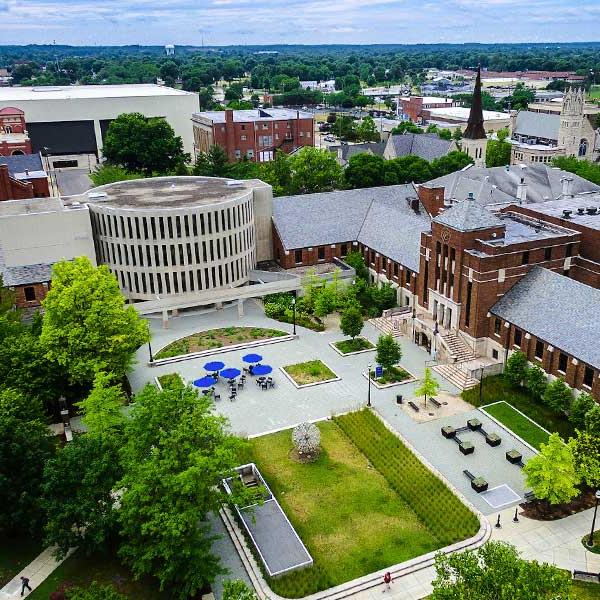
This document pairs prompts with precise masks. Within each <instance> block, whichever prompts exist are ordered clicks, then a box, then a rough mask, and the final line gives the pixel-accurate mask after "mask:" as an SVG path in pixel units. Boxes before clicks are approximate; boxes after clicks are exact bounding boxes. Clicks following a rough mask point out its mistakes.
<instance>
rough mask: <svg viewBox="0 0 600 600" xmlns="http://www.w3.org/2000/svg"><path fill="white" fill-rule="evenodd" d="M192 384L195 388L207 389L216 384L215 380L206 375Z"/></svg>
mask: <svg viewBox="0 0 600 600" xmlns="http://www.w3.org/2000/svg"><path fill="white" fill-rule="evenodd" d="M193 383H194V385H195V386H196V387H199V388H208V387H211V386H213V385H215V383H217V380H216V379H215V378H214V377H211V376H210V375H207V376H206V377H200V379H196V380H195V381H194V382H193Z"/></svg>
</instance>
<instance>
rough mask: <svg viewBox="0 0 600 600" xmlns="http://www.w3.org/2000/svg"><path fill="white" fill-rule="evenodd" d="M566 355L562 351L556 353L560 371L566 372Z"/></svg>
mask: <svg viewBox="0 0 600 600" xmlns="http://www.w3.org/2000/svg"><path fill="white" fill-rule="evenodd" d="M567 362H568V359H567V355H566V354H563V353H562V352H561V353H560V354H559V355H558V370H559V371H562V372H563V373H566V372H567Z"/></svg>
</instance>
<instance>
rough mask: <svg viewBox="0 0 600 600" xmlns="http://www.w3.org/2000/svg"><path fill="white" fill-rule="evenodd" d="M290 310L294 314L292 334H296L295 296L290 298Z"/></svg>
mask: <svg viewBox="0 0 600 600" xmlns="http://www.w3.org/2000/svg"><path fill="white" fill-rule="evenodd" d="M292 311H293V314H294V319H293V320H294V335H296V296H294V297H293V298H292Z"/></svg>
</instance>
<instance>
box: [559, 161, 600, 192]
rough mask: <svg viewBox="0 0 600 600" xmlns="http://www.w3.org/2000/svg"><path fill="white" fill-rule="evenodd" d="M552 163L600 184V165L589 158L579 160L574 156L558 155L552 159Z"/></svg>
mask: <svg viewBox="0 0 600 600" xmlns="http://www.w3.org/2000/svg"><path fill="white" fill-rule="evenodd" d="M552 165H553V166H555V167H558V168H559V169H564V170H565V171H569V172H571V173H575V175H579V177H583V178H584V179H587V180H588V181H591V182H593V183H597V184H598V185H600V165H598V164H595V163H592V162H590V161H589V160H583V159H582V160H579V159H577V158H575V157H572V156H558V157H556V158H555V159H554V160H553V161H552Z"/></svg>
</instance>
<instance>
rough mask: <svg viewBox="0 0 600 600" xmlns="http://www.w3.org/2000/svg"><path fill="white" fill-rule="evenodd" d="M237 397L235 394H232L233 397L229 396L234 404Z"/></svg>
mask: <svg viewBox="0 0 600 600" xmlns="http://www.w3.org/2000/svg"><path fill="white" fill-rule="evenodd" d="M235 398H236V396H235V394H231V396H229V400H231V402H233V401H234V400H235Z"/></svg>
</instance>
